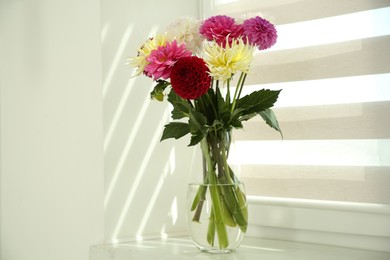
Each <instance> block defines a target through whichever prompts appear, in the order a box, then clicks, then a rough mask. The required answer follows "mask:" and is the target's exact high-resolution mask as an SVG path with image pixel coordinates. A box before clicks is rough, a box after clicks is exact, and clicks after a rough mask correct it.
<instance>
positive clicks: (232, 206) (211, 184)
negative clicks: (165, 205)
mask: <svg viewBox="0 0 390 260" xmlns="http://www.w3.org/2000/svg"><path fill="white" fill-rule="evenodd" d="M230 144H231V131H226V130H218V131H213V132H210V133H208V135H207V136H206V137H205V138H204V139H203V140H202V141H201V142H200V147H201V151H202V159H203V160H202V161H203V173H202V176H201V181H198V182H191V183H189V185H188V192H187V210H188V214H187V220H188V221H187V222H188V229H189V234H190V237H191V239H192V241H193V243H194V244H195V245H196V246H197V247H198V248H199V249H200V250H201V251H206V252H212V253H226V252H230V251H232V250H235V249H236V248H238V246H239V245H240V243H241V241H242V239H243V237H244V234H245V232H246V229H247V225H248V206H247V202H246V195H245V187H244V184H243V183H241V182H240V180H239V179H238V177H237V176H236V175H235V174H234V172H233V170H232V168H231V167H230V166H229V164H228V156H229V149H230Z"/></svg>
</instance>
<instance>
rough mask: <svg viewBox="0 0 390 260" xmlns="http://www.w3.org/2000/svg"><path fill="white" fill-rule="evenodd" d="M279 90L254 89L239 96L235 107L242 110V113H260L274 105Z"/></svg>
mask: <svg viewBox="0 0 390 260" xmlns="http://www.w3.org/2000/svg"><path fill="white" fill-rule="evenodd" d="M280 91H281V90H269V89H262V90H258V91H254V92H252V93H251V94H249V95H246V96H244V97H242V98H240V99H239V100H238V101H237V106H236V109H238V108H241V109H243V110H244V111H243V112H242V115H249V114H253V113H260V112H261V111H264V110H265V109H267V108H270V107H272V106H273V105H274V103H275V102H276V100H277V99H278V96H279V93H280Z"/></svg>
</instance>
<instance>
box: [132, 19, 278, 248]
mask: <svg viewBox="0 0 390 260" xmlns="http://www.w3.org/2000/svg"><path fill="white" fill-rule="evenodd" d="M276 39H277V33H276V29H275V27H274V25H273V24H272V23H270V22H269V21H267V20H265V19H263V18H261V17H259V16H256V17H253V18H249V19H246V20H243V21H241V22H237V21H236V20H235V19H234V18H232V17H229V16H225V15H218V16H213V17H210V18H208V19H206V20H204V21H198V20H196V19H192V18H187V17H186V18H181V19H179V20H178V21H176V22H174V23H172V24H171V25H170V26H169V27H168V28H167V30H166V32H164V33H160V34H157V35H154V36H152V37H151V38H149V39H148V40H147V41H146V42H145V43H144V44H143V45H142V46H141V47H140V48H139V50H138V55H137V56H136V57H132V58H130V60H129V64H130V65H131V66H133V67H135V68H136V75H140V74H144V75H145V76H147V77H150V78H151V79H152V80H153V81H154V82H155V83H156V84H155V87H154V89H153V90H152V91H151V98H152V99H156V100H159V101H163V100H164V98H165V97H167V100H168V102H170V103H171V104H172V106H173V110H172V114H171V115H172V119H173V120H172V121H171V122H169V123H168V124H166V125H165V128H164V131H163V133H162V138H161V140H164V139H167V138H175V139H178V138H181V137H183V136H185V135H187V134H190V136H191V138H190V143H189V145H190V146H193V145H196V144H198V143H200V145H201V149H202V154H203V159H204V165H205V167H204V173H203V184H205V186H200V188H199V189H198V192H197V195H196V196H195V198H194V200H193V203H192V206H191V210H193V211H194V212H195V213H194V217H193V221H195V222H196V221H199V216H200V215H201V213H202V207H203V201H204V198H205V194H206V190H207V189H209V190H210V194H211V199H212V204H213V207H212V209H211V210H212V216H211V217H210V223H209V228H208V232H207V241H208V242H209V244H210V245H213V244H214V236H215V234H216V235H217V238H218V241H219V242H218V243H219V248H226V247H228V246H229V241H228V237H227V233H226V227H227V226H229V227H232V226H233V227H236V226H238V227H239V228H240V229H241V231H242V232H244V233H245V231H246V228H247V208H246V200H245V196H244V193H243V191H242V190H241V189H240V188H239V187H237V186H234V187H233V188H228V187H222V188H221V187H219V188H214V187H211V186H207V185H211V184H232V183H235V182H236V181H237V176H235V174H234V173H233V171H232V170H231V168H230V167H229V166H228V163H227V157H228V152H229V147H230V133H231V130H232V129H233V128H243V124H242V123H243V122H244V121H247V120H249V119H251V118H252V117H254V116H256V115H260V116H261V117H262V118H263V119H264V120H265V122H266V123H267V124H268V125H269V126H271V127H272V128H274V129H276V130H277V131H279V132H280V133H281V130H280V127H279V124H278V121H277V119H276V116H275V114H274V113H273V111H272V110H271V107H272V106H273V105H274V103H275V102H276V100H277V98H278V95H279V93H280V90H278V91H274V90H269V89H262V90H258V91H254V92H252V93H250V94H248V95H246V96H241V93H242V89H243V87H244V83H245V79H246V76H247V74H248V73H249V71H250V68H251V62H252V59H253V56H254V54H255V53H256V52H257V51H259V50H264V49H268V48H270V47H271V46H272V45H273V44H275V42H276ZM234 77H237V78H236V79H235V80H234V81H233V78H234ZM233 82H235V84H234V86H231V85H233V84H232V83H233ZM183 119H187V120H183Z"/></svg>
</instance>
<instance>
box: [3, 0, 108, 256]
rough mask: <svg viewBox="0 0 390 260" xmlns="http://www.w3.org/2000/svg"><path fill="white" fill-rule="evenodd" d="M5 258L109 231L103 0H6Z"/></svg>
mask: <svg viewBox="0 0 390 260" xmlns="http://www.w3.org/2000/svg"><path fill="white" fill-rule="evenodd" d="M0 38H1V41H0V45H1V46H0V54H1V58H0V87H1V89H0V91H1V92H0V94H1V101H0V102H1V103H0V104H1V107H0V108H1V116H0V119H1V135H0V137H1V143H0V145H1V154H0V155H1V156H0V160H1V168H0V170H1V175H0V183H1V190H0V192H1V204H0V210H1V212H0V221H1V222H0V233H1V241H0V245H1V253H0V259H1V260H46V259H47V260H53V259H55V260H61V259H64V260H70V259H72V260H85V259H88V250H89V246H90V245H91V244H95V243H98V242H101V241H102V240H103V205H102V201H103V149H102V147H103V134H102V100H101V89H102V84H101V48H100V3H99V1H98V0H86V1H79V0H67V1H62V0H46V1H44V0H41V1H38V0H37V1H27V0H26V1H23V0H1V1H0Z"/></svg>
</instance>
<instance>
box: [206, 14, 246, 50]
mask: <svg viewBox="0 0 390 260" xmlns="http://www.w3.org/2000/svg"><path fill="white" fill-rule="evenodd" d="M242 31H243V30H242V26H241V25H239V24H236V22H235V20H234V18H232V17H229V16H226V15H216V16H212V17H210V18H208V19H206V20H205V21H203V23H202V24H201V26H200V28H199V32H200V34H202V35H203V36H204V37H205V38H206V39H207V40H209V41H212V40H215V41H216V42H217V43H218V45H222V46H223V47H225V46H226V40H227V39H228V42H229V44H231V43H232V40H233V39H237V38H239V37H241V36H242Z"/></svg>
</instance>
